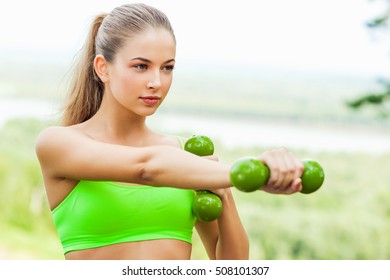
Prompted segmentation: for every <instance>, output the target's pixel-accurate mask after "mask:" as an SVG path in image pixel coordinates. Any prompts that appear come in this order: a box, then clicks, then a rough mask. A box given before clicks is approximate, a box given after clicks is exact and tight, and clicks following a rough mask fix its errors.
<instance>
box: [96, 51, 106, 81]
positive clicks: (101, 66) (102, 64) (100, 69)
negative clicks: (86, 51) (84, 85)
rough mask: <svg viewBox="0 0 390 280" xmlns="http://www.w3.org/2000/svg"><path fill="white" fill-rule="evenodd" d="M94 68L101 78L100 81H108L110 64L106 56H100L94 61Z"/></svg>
mask: <svg viewBox="0 0 390 280" xmlns="http://www.w3.org/2000/svg"><path fill="white" fill-rule="evenodd" d="M93 67H94V69H95V72H96V74H97V75H98V76H99V78H100V80H101V81H102V82H103V83H106V82H107V81H108V77H109V75H108V63H107V61H106V59H105V58H104V56H102V55H101V54H98V55H97V56H96V57H95V59H94V60H93Z"/></svg>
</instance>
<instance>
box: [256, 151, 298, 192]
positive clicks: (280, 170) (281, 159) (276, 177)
mask: <svg viewBox="0 0 390 280" xmlns="http://www.w3.org/2000/svg"><path fill="white" fill-rule="evenodd" d="M259 159H260V160H261V161H262V162H264V163H265V164H266V165H267V166H268V168H269V170H270V178H269V180H268V183H267V185H265V186H264V187H263V188H262V190H264V191H266V192H269V193H273V194H293V193H296V192H299V191H300V190H301V189H302V180H301V178H300V177H301V176H302V173H303V170H304V166H303V163H302V161H301V160H300V159H298V158H297V157H296V156H295V155H294V154H293V153H291V152H289V151H287V149H285V148H280V149H275V150H270V151H267V152H265V153H263V154H262V155H261V156H260V158H259Z"/></svg>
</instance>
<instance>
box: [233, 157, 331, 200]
mask: <svg viewBox="0 0 390 280" xmlns="http://www.w3.org/2000/svg"><path fill="white" fill-rule="evenodd" d="M302 163H303V165H304V167H305V169H304V171H303V174H302V176H301V179H302V190H301V193H304V194H309V193H313V192H315V191H317V190H318V189H319V188H320V187H321V186H322V184H323V182H324V179H325V174H324V169H323V168H322V166H321V165H320V164H319V163H318V162H317V161H314V160H309V159H305V160H302ZM269 177H270V170H269V168H268V167H267V166H266V165H265V164H264V163H262V162H261V161H259V160H258V159H256V158H253V157H244V158H241V159H239V160H237V161H235V162H234V163H233V165H232V167H231V169H230V181H231V183H232V185H233V186H234V187H236V188H237V189H238V190H240V191H243V192H253V191H256V190H259V189H261V188H262V186H264V185H265V184H266V183H267V182H268V179H269Z"/></svg>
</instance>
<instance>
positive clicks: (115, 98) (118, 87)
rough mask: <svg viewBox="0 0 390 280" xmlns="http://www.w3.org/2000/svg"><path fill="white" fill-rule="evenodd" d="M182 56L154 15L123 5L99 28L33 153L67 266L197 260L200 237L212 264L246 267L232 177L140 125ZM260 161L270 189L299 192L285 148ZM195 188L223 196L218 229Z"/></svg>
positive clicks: (101, 19)
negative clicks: (203, 212)
mask: <svg viewBox="0 0 390 280" xmlns="http://www.w3.org/2000/svg"><path fill="white" fill-rule="evenodd" d="M175 51H176V42H175V36H174V33H173V30H172V27H171V25H170V23H169V21H168V19H167V18H166V16H165V15H164V14H163V13H162V12H160V11H159V10H157V9H155V8H153V7H150V6H147V5H143V4H131V5H123V6H120V7H118V8H115V9H114V10H113V11H112V12H111V13H109V14H104V15H100V16H97V17H96V18H95V20H94V21H93V23H92V26H91V30H90V34H89V37H88V39H87V41H86V44H85V46H84V49H83V52H82V53H81V56H80V58H79V63H78V65H77V67H76V69H75V72H74V77H73V80H72V82H71V86H70V91H69V93H70V95H69V102H68V103H67V104H66V107H65V112H64V119H63V125H62V126H57V127H50V128H47V129H46V130H44V131H43V132H42V133H41V134H40V135H39V137H38V139H37V142H36V153H37V156H38V158H39V162H40V165H41V169H42V174H43V177H44V183H45V188H46V193H47V197H48V201H49V205H50V207H51V210H52V214H53V219H54V222H55V225H56V228H57V230H58V234H59V237H60V239H61V242H62V245H63V248H64V254H65V258H66V259H190V258H191V237H192V233H193V228H196V230H197V231H198V233H199V236H200V237H201V239H202V242H203V244H204V246H205V249H206V251H207V253H208V255H209V258H210V259H248V257H249V244H248V238H247V235H246V233H245V230H244V228H243V226H242V224H241V221H240V218H239V216H238V213H237V210H236V206H235V203H234V199H233V196H232V193H231V191H230V179H229V170H230V166H229V165H228V164H224V163H220V162H218V161H216V160H215V158H204V157H198V156H195V155H193V154H190V153H188V152H185V151H183V148H182V141H183V140H182V139H180V138H178V137H176V136H171V135H162V134H159V133H156V132H154V131H152V130H150V129H149V128H148V127H147V126H146V124H145V119H146V117H147V116H150V115H152V114H153V113H154V112H155V111H156V110H157V108H158V107H159V105H160V104H161V103H162V102H163V100H164V98H165V97H166V95H167V93H168V91H169V88H170V86H171V82H172V71H173V69H174V66H175ZM210 159H214V160H210ZM259 159H260V160H262V161H263V162H265V163H266V164H267V165H268V166H269V167H270V169H271V173H272V175H271V178H270V181H269V183H268V185H267V186H265V187H264V188H263V190H265V191H267V192H270V193H279V194H292V193H295V192H297V191H299V190H300V189H301V180H300V179H299V177H300V175H301V174H302V171H303V165H302V163H301V161H300V160H299V159H297V158H296V157H295V156H294V155H292V154H291V153H290V152H288V151H287V150H286V149H276V150H271V151H267V152H265V153H264V154H262V155H260V156H259ZM194 189H207V190H211V191H213V192H215V193H216V194H218V195H219V196H220V197H221V199H222V202H223V212H222V214H221V216H220V217H219V218H218V220H216V221H213V222H209V223H202V222H200V221H196V219H195V218H194V216H193V214H192V211H191V207H192V200H193V197H194V195H195V191H194Z"/></svg>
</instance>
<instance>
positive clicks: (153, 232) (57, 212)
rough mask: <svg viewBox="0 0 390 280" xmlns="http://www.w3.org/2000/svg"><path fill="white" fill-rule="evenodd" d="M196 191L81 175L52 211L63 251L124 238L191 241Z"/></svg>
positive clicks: (99, 245)
mask: <svg viewBox="0 0 390 280" xmlns="http://www.w3.org/2000/svg"><path fill="white" fill-rule="evenodd" d="M194 196H195V191H194V190H185V189H179V188H171V187H152V186H138V185H136V186H125V185H120V184H117V183H113V182H103V181H86V180H81V181H80V182H79V183H78V184H77V185H76V187H75V188H74V189H73V190H72V191H71V192H70V194H69V195H68V196H67V197H66V198H65V199H64V200H63V201H62V202H61V203H60V204H59V205H58V206H57V207H56V208H55V209H54V210H53V211H52V216H53V220H54V224H55V226H56V229H57V232H58V235H59V237H60V240H61V243H62V246H63V249H64V254H66V253H68V252H70V251H74V250H83V249H90V248H96V247H101V246H106V245H111V244H117V243H122V242H133V241H144V240H153V239H177V240H182V241H185V242H188V243H191V242H192V232H193V228H194V224H195V220H196V218H195V217H194V215H193V214H192V202H193V199H194Z"/></svg>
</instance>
